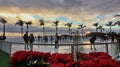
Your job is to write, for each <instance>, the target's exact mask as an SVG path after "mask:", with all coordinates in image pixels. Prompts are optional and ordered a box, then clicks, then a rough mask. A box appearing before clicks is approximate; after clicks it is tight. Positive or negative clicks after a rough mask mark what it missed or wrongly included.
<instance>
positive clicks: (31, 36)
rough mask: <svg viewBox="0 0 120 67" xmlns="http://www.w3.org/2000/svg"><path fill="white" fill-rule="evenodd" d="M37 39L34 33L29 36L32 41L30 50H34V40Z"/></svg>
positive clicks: (30, 41)
mask: <svg viewBox="0 0 120 67" xmlns="http://www.w3.org/2000/svg"><path fill="white" fill-rule="evenodd" d="M34 41H35V38H34V35H33V34H30V36H29V43H30V50H31V51H32V50H33V42H34Z"/></svg>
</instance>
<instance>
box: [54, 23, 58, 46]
mask: <svg viewBox="0 0 120 67" xmlns="http://www.w3.org/2000/svg"><path fill="white" fill-rule="evenodd" d="M53 23H54V26H55V27H56V33H55V48H58V47H57V46H58V23H59V21H55V22H53Z"/></svg>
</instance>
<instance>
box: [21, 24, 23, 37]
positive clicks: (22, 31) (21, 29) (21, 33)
mask: <svg viewBox="0 0 120 67" xmlns="http://www.w3.org/2000/svg"><path fill="white" fill-rule="evenodd" d="M21 36H23V26H21Z"/></svg>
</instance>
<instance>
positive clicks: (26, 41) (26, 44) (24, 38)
mask: <svg viewBox="0 0 120 67" xmlns="http://www.w3.org/2000/svg"><path fill="white" fill-rule="evenodd" d="M23 40H24V41H25V47H24V49H25V50H28V49H29V48H28V40H29V37H28V31H26V33H25V34H24V36H23Z"/></svg>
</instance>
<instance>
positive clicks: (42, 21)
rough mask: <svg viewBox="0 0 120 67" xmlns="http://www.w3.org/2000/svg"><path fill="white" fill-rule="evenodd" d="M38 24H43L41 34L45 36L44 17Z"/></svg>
mask: <svg viewBox="0 0 120 67" xmlns="http://www.w3.org/2000/svg"><path fill="white" fill-rule="evenodd" d="M39 23H40V26H43V36H45V22H44V19H40V20H39Z"/></svg>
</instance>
